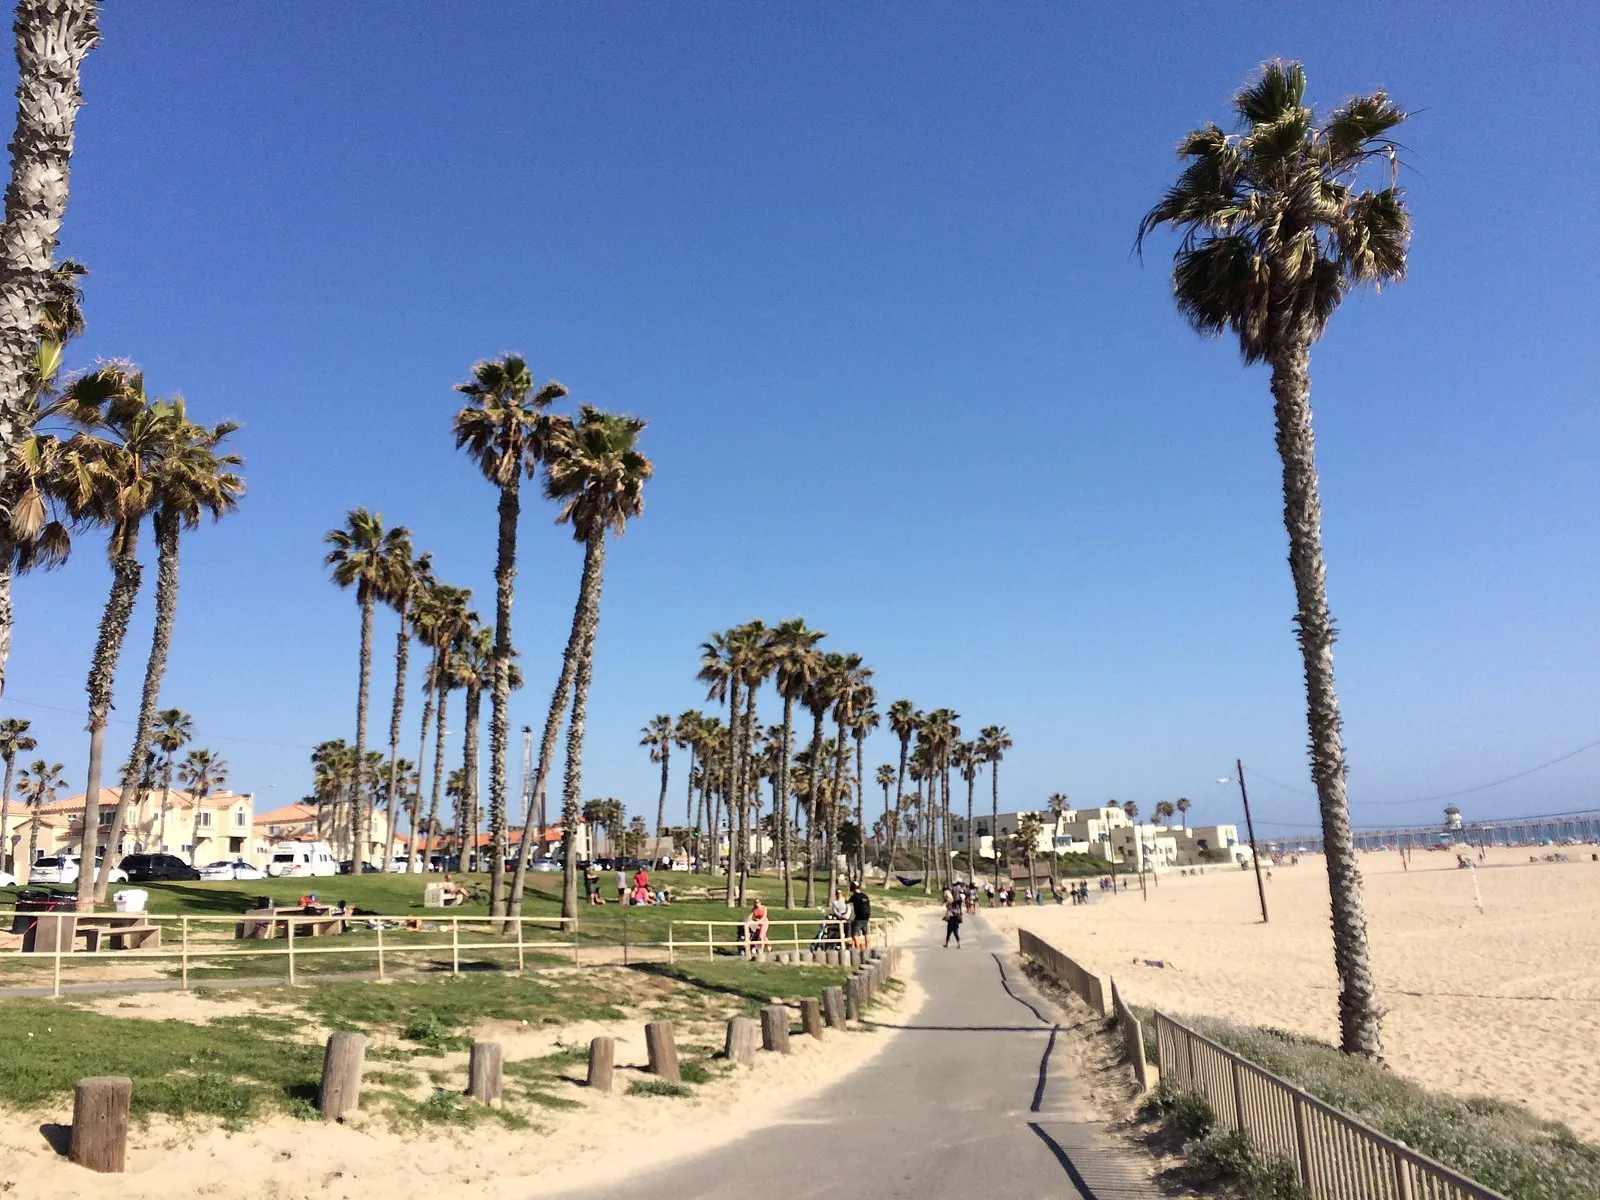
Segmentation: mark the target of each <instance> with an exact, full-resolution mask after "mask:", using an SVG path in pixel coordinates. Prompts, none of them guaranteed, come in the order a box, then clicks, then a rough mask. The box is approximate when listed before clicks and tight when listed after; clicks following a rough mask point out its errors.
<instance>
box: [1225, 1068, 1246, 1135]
mask: <svg viewBox="0 0 1600 1200" xmlns="http://www.w3.org/2000/svg"><path fill="white" fill-rule="evenodd" d="M1228 1065H1229V1066H1231V1067H1232V1068H1233V1127H1234V1128H1235V1129H1237V1130H1238V1131H1239V1132H1240V1133H1243V1132H1244V1079H1243V1078H1242V1073H1241V1071H1240V1068H1239V1060H1238V1059H1237V1058H1230V1059H1229V1060H1228Z"/></svg>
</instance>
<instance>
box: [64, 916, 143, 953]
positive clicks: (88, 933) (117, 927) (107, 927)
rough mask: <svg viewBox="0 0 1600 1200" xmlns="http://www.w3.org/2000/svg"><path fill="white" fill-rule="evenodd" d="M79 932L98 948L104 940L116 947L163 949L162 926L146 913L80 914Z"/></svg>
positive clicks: (89, 946) (116, 948) (91, 944)
mask: <svg viewBox="0 0 1600 1200" xmlns="http://www.w3.org/2000/svg"><path fill="white" fill-rule="evenodd" d="M76 932H77V934H78V936H80V937H85V938H87V939H88V941H89V945H88V949H89V950H91V951H92V950H94V949H96V947H97V946H98V945H99V943H100V942H101V941H105V942H107V943H109V945H110V948H111V949H113V950H159V949H160V948H161V927H160V926H159V925H155V924H152V923H151V921H150V919H149V917H148V916H147V915H146V914H144V913H100V914H93V913H86V914H83V915H80V916H79V917H78V928H77V931H76Z"/></svg>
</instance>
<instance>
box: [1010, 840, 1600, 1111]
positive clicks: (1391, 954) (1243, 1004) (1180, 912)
mask: <svg viewBox="0 0 1600 1200" xmlns="http://www.w3.org/2000/svg"><path fill="white" fill-rule="evenodd" d="M1593 849H1594V848H1593V847H1587V846H1584V847H1564V848H1562V853H1565V854H1567V855H1568V856H1569V857H1570V858H1571V859H1572V860H1573V861H1571V862H1568V863H1544V862H1540V863H1537V864H1530V863H1529V862H1528V855H1529V853H1530V851H1527V850H1508V849H1498V850H1490V851H1489V858H1488V862H1487V864H1486V865H1485V867H1484V868H1483V869H1480V870H1478V871H1477V872H1476V875H1477V880H1478V885H1479V888H1480V890H1481V892H1482V895H1483V906H1484V912H1483V913H1482V914H1481V915H1480V914H1479V912H1478V910H1477V907H1476V905H1475V902H1474V898H1473V887H1472V884H1473V873H1472V872H1469V871H1464V870H1459V869H1457V868H1456V863H1455V856H1454V855H1453V854H1450V853H1448V852H1436V853H1418V854H1416V855H1415V856H1414V857H1413V859H1412V862H1411V868H1410V870H1409V871H1406V870H1403V869H1402V866H1401V861H1400V856H1399V855H1397V854H1367V855H1364V856H1363V858H1362V873H1363V875H1364V877H1365V888H1364V892H1365V898H1366V911H1367V928H1368V937H1369V939H1370V942H1371V947H1372V960H1373V966H1374V970H1375V971H1376V973H1377V979H1378V988H1379V992H1378V999H1379V1003H1380V1004H1382V1005H1383V1006H1384V1008H1385V1010H1386V1015H1385V1018H1384V1022H1383V1043H1384V1053H1385V1057H1386V1058H1387V1059H1388V1061H1389V1063H1390V1065H1391V1066H1393V1067H1394V1068H1395V1069H1396V1070H1398V1071H1400V1072H1401V1073H1402V1074H1405V1075H1408V1076H1410V1077H1411V1078H1413V1079H1415V1080H1417V1081H1418V1082H1420V1083H1423V1084H1425V1085H1427V1086H1429V1087H1432V1088H1437V1089H1440V1090H1442V1091H1447V1092H1453V1093H1455V1094H1458V1095H1462V1096H1473V1095H1490V1096H1496V1097H1499V1098H1501V1099H1505V1100H1514V1101H1518V1102H1520V1103H1523V1104H1526V1105H1528V1106H1529V1107H1530V1108H1532V1109H1533V1110H1534V1111H1536V1112H1538V1113H1540V1114H1541V1115H1543V1116H1546V1117H1550V1118H1552V1119H1554V1120H1558V1121H1564V1122H1565V1123H1566V1124H1568V1125H1569V1126H1571V1127H1572V1129H1573V1130H1574V1132H1576V1133H1577V1134H1578V1135H1579V1136H1580V1137H1585V1138H1589V1139H1591V1140H1597V1141H1600V1071H1595V1070H1593V1069H1592V1067H1591V1066H1589V1065H1588V1062H1589V1060H1591V1059H1592V1057H1593V1055H1594V1052H1595V1050H1596V1048H1597V1047H1600V921H1597V920H1596V910H1597V908H1600V863H1596V862H1591V861H1590V858H1589V855H1590V853H1591V851H1592V850H1593ZM1541 853H1549V851H1548V850H1546V851H1542V852H1541ZM1130 887H1131V888H1132V890H1130V891H1128V892H1125V893H1118V894H1117V896H1116V897H1115V898H1114V899H1111V898H1105V899H1102V898H1101V894H1100V893H1099V892H1098V891H1096V890H1095V889H1094V887H1093V885H1092V884H1091V886H1090V896H1091V897H1092V898H1093V900H1094V902H1093V903H1091V904H1090V905H1089V906H1088V907H1087V908H1083V907H1079V908H1074V907H1072V906H1071V905H1066V906H1063V907H1059V908H1058V907H1056V906H1054V905H1047V906H1045V907H1042V908H1027V907H1018V908H1015V909H1010V910H997V911H993V912H991V914H990V917H991V920H992V921H993V922H994V924H995V925H996V926H997V927H1000V928H1004V929H1007V930H1010V929H1014V928H1016V927H1017V926H1022V927H1024V928H1027V929H1030V930H1032V931H1033V932H1034V933H1036V934H1038V935H1039V936H1040V937H1043V938H1045V939H1046V940H1047V941H1049V942H1050V943H1051V944H1052V945H1055V946H1057V947H1058V948H1059V949H1060V950H1062V951H1063V952H1064V953H1066V954H1069V955H1071V956H1072V957H1074V958H1076V959H1077V960H1078V961H1080V962H1082V963H1083V964H1084V965H1085V966H1086V967H1089V968H1090V969H1092V970H1095V971H1098V972H1100V973H1102V974H1110V975H1114V976H1115V977H1116V980H1117V986H1118V988H1120V989H1121V990H1122V992H1123V994H1124V995H1125V996H1127V997H1128V998H1129V999H1130V1000H1132V1001H1134V1002H1136V1003H1142V1004H1150V1005H1155V1006H1157V1007H1160V1008H1162V1009H1164V1010H1167V1011H1169V1012H1171V1013H1172V1014H1173V1015H1174V1016H1178V1015H1180V1014H1196V1015H1210V1016H1217V1017H1229V1018H1232V1019H1235V1020H1238V1021H1242V1022H1246V1023H1249V1024H1255V1025H1265V1026H1272V1027H1277V1028H1280V1029H1289V1030H1294V1031H1296V1032H1299V1033H1303V1034H1309V1035H1312V1036H1314V1037H1318V1038H1322V1039H1325V1040H1328V1041H1332V1042H1335V1043H1336V1042H1337V1040H1338V1007H1337V981H1336V977H1335V975H1334V969H1333V939H1332V934H1331V932H1330V929H1329V924H1328V887H1327V873H1326V870H1325V868H1324V865H1323V861H1322V859H1321V858H1320V857H1318V856H1305V857H1302V858H1301V860H1300V865H1298V866H1295V867H1278V868H1276V869H1274V871H1273V872H1272V879H1271V881H1270V882H1268V883H1267V885H1266V887H1267V906H1268V912H1269V915H1270V917H1271V922H1270V924H1267V925H1262V924H1261V923H1260V912H1259V909H1258V907H1257V901H1256V890H1255V877H1254V875H1253V874H1252V873H1250V872H1247V871H1232V870H1229V871H1224V872H1221V873H1217V874H1211V875H1205V876H1200V877H1193V876H1188V877H1180V876H1177V875H1174V874H1167V875H1165V876H1163V877H1162V880H1161V885H1160V887H1159V888H1152V889H1151V890H1150V892H1149V899H1148V900H1141V899H1140V896H1139V892H1138V884H1137V881H1136V880H1135V881H1131V882H1130ZM1135 959H1138V960H1140V961H1139V962H1138V963H1135V961H1134V960H1135ZM1145 959H1156V960H1162V961H1165V962H1167V963H1168V964H1169V966H1168V967H1166V968H1156V967H1150V966H1146V965H1143V960H1145Z"/></svg>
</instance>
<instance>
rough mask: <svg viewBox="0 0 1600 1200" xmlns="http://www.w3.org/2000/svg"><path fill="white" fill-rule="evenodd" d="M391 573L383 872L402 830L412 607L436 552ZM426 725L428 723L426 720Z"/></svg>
mask: <svg viewBox="0 0 1600 1200" xmlns="http://www.w3.org/2000/svg"><path fill="white" fill-rule="evenodd" d="M392 566H393V571H392V572H391V573H390V575H389V588H388V590H387V591H386V592H385V593H384V595H383V596H381V597H380V599H382V600H383V602H384V603H385V604H387V605H389V606H390V607H391V608H393V609H394V611H395V613H396V615H398V616H399V618H400V629H399V632H397V633H396V634H395V643H394V707H393V708H392V709H391V710H390V713H389V786H388V787H387V788H385V789H384V791H385V795H386V802H387V804H388V812H389V836H388V841H387V842H386V844H385V845H384V848H383V861H382V862H380V863H379V864H378V870H379V871H387V870H388V869H389V865H390V863H391V862H392V861H393V859H394V845H395V838H396V836H397V835H398V834H399V831H400V813H399V805H400V798H401V793H402V792H403V790H404V789H403V788H402V787H401V784H400V778H401V770H400V721H401V717H402V716H403V715H404V713H405V706H406V668H407V666H408V665H409V661H410V658H411V638H412V634H413V632H414V631H413V628H412V624H411V607H412V605H413V604H415V603H416V602H417V600H418V598H419V597H421V596H422V595H424V594H425V593H426V592H427V590H428V589H429V588H430V587H432V586H433V584H434V582H435V580H434V578H433V555H431V554H424V555H422V556H421V557H419V558H417V559H416V560H415V561H413V562H410V563H406V562H402V561H401V560H399V559H396V560H395V562H394V563H393V564H392ZM424 726H426V722H424ZM410 867H411V855H409V854H408V855H406V869H407V871H408V872H409V871H410Z"/></svg>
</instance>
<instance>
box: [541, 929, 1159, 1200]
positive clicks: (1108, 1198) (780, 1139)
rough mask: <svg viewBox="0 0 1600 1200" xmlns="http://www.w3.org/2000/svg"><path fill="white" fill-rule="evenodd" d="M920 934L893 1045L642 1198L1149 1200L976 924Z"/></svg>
mask: <svg viewBox="0 0 1600 1200" xmlns="http://www.w3.org/2000/svg"><path fill="white" fill-rule="evenodd" d="M938 930H939V932H940V933H942V932H943V926H942V924H941V925H939V926H938ZM932 931H933V926H932V925H922V926H920V928H919V929H918V930H917V931H915V933H914V936H913V940H912V942H911V944H910V945H909V946H908V947H907V948H908V949H909V950H910V952H911V953H913V954H915V955H916V956H917V958H916V973H917V982H918V984H919V985H920V986H921V987H922V989H923V990H924V992H926V994H927V999H926V1000H925V1002H924V1003H923V1005H922V1008H921V1009H920V1011H918V1012H916V1013H914V1014H911V1015H910V1016H909V1017H907V1018H905V1023H904V1024H903V1025H898V1026H893V1025H891V1026H889V1028H891V1029H893V1030H894V1032H893V1033H892V1035H891V1036H892V1039H893V1040H892V1041H891V1042H890V1043H889V1045H888V1046H886V1047H885V1048H884V1049H883V1052H882V1053H881V1054H880V1055H879V1056H878V1057H877V1058H875V1059H874V1060H873V1061H872V1062H871V1063H869V1064H868V1065H867V1066H865V1067H863V1068H862V1069H861V1070H858V1071H856V1072H854V1073H853V1074H851V1075H850V1076H848V1077H847V1078H845V1079H844V1080H842V1081H840V1082H839V1083H837V1084H835V1085H833V1086H832V1087H830V1088H828V1089H827V1090H826V1091H824V1092H822V1093H821V1094H820V1095H818V1096H816V1097H813V1098H812V1099H811V1100H808V1101H805V1102H804V1103H802V1104H799V1105H797V1106H795V1108H794V1109H793V1110H792V1111H791V1112H790V1113H789V1114H788V1115H787V1117H786V1118H784V1119H782V1120H780V1121H779V1122H777V1123H775V1124H773V1125H770V1126H768V1127H766V1128H764V1129H762V1130H760V1131H758V1132H756V1133H753V1134H750V1135H748V1136H746V1137H744V1138H740V1139H739V1140H737V1141H735V1142H732V1143H729V1144H728V1145H725V1146H723V1147H721V1148H719V1149H717V1150H713V1151H710V1152H707V1153H705V1154H701V1155H697V1156H695V1157H692V1158H688V1159H682V1160H679V1161H677V1162H674V1163H672V1164H671V1165H670V1166H667V1167H661V1168H655V1169H653V1170H651V1171H650V1173H649V1176H648V1186H649V1191H650V1195H651V1200H749V1197H750V1195H751V1194H752V1191H755V1192H757V1193H759V1194H771V1195H781V1196H783V1197H784V1198H785V1200H807V1198H810V1197H824V1196H825V1197H828V1198H829V1200H837V1198H838V1197H839V1196H841V1195H847V1194H850V1191H851V1190H852V1189H853V1190H854V1192H855V1194H856V1195H859V1196H863V1197H870V1198H871V1200H899V1198H902V1197H903V1198H905V1200H929V1197H936V1196H963V1195H966V1196H1059V1197H1069V1198H1072V1197H1081V1198H1083V1200H1134V1198H1138V1200H1145V1198H1147V1197H1156V1196H1159V1194H1160V1193H1159V1192H1158V1191H1157V1190H1156V1189H1155V1187H1154V1186H1153V1185H1151V1184H1150V1183H1149V1182H1148V1181H1147V1180H1146V1178H1145V1172H1144V1170H1143V1164H1142V1163H1141V1162H1140V1161H1139V1160H1137V1159H1135V1158H1133V1157H1132V1156H1131V1155H1129V1154H1128V1153H1127V1152H1126V1151H1124V1150H1122V1149H1121V1148H1120V1147H1118V1146H1116V1145H1114V1144H1113V1143H1111V1142H1110V1140H1109V1139H1108V1138H1107V1137H1106V1136H1105V1135H1104V1134H1103V1133H1102V1131H1101V1130H1100V1128H1099V1127H1098V1126H1097V1125H1096V1124H1095V1123H1094V1122H1093V1121H1092V1120H1091V1119H1090V1117H1089V1116H1088V1114H1087V1111H1086V1105H1085V1104H1084V1103H1083V1102H1082V1100H1081V1092H1080V1090H1079V1087H1078V1085H1077V1083H1076V1080H1075V1079H1074V1078H1073V1077H1072V1076H1071V1075H1070V1073H1069V1072H1070V1070H1071V1068H1070V1066H1069V1063H1068V1060H1067V1057H1066V1055H1065V1054H1062V1053H1058V1052H1057V1046H1056V1042H1057V1038H1058V1037H1059V1036H1060V1034H1059V1032H1058V1030H1057V1028H1056V1025H1055V1020H1054V1017H1053V1015H1052V1010H1051V1008H1050V1007H1049V1006H1048V1005H1047V1004H1046V1003H1045V1002H1044V1001H1042V1000H1041V999H1040V998H1039V997H1038V995H1037V993H1035V992H1034V990H1033V989H1032V988H1031V987H1030V986H1029V985H1028V982H1027V980H1026V979H1025V978H1024V977H1023V975H1022V971H1021V968H1020V966H1019V965H1018V962H1017V957H1016V954H1015V952H1014V951H1013V950H1012V948H1011V944H1010V943H1009V942H1008V941H1006V940H1005V939H1003V938H1002V937H1000V936H999V935H998V934H995V933H993V932H992V931H990V930H989V929H988V928H987V925H986V924H985V922H984V921H983V920H982V918H981V916H980V917H977V918H975V919H969V920H968V922H967V923H966V925H965V927H964V932H965V933H966V935H967V936H966V939H965V940H966V945H965V947H964V948H963V949H961V950H959V951H958V950H956V949H954V948H951V949H949V950H944V949H942V948H941V947H940V945H939V943H938V942H937V941H936V940H934V937H933V932H932ZM902 945H905V943H902ZM880 1036H881V1035H880ZM758 1181H759V1182H758ZM628 1182H629V1181H624V1182H623V1189H625V1188H626V1185H627V1183H628ZM623 1189H619V1187H618V1185H616V1184H613V1185H611V1186H609V1187H606V1188H601V1189H583V1190H578V1191H571V1192H564V1193H561V1196H562V1200H589V1198H591V1197H593V1198H595V1200H598V1198H599V1197H602V1196H604V1197H612V1196H615V1195H617V1194H618V1192H619V1190H623Z"/></svg>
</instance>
